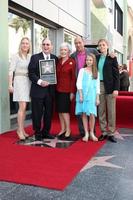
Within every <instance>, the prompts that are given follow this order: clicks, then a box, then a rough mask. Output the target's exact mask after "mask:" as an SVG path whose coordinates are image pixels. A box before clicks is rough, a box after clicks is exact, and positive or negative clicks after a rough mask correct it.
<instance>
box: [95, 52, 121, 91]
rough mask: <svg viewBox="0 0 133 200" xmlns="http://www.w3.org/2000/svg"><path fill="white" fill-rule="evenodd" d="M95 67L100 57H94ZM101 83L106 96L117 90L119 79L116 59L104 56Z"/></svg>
mask: <svg viewBox="0 0 133 200" xmlns="http://www.w3.org/2000/svg"><path fill="white" fill-rule="evenodd" d="M96 58H97V66H98V63H99V59H100V55H96ZM103 82H104V87H105V91H106V94H112V92H113V91H114V90H119V86H120V78H119V69H118V62H117V58H116V57H114V58H111V57H110V56H108V55H107V56H106V58H105V63H104V66H103Z"/></svg>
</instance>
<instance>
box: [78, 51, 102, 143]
mask: <svg viewBox="0 0 133 200" xmlns="http://www.w3.org/2000/svg"><path fill="white" fill-rule="evenodd" d="M76 85H77V89H78V91H77V94H76V115H82V120H83V126H84V130H85V136H84V137H83V139H82V140H83V141H86V142H87V141H88V139H89V138H90V139H91V140H93V141H98V139H97V137H96V136H95V135H94V125H95V116H97V105H98V104H99V93H100V81H99V77H98V71H97V66H96V58H95V55H94V54H91V53H90V54H89V55H87V58H86V65H85V66H84V68H81V69H80V71H79V74H78V78H77V84H76ZM88 116H89V129H90V134H89V130H88Z"/></svg>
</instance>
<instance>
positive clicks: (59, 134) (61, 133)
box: [57, 131, 66, 136]
mask: <svg viewBox="0 0 133 200" xmlns="http://www.w3.org/2000/svg"><path fill="white" fill-rule="evenodd" d="M65 133H66V131H64V132H59V133H58V135H57V136H63V135H64V134H65Z"/></svg>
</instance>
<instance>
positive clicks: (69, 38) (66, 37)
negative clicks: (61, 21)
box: [64, 32, 76, 52]
mask: <svg viewBox="0 0 133 200" xmlns="http://www.w3.org/2000/svg"><path fill="white" fill-rule="evenodd" d="M75 37H76V36H74V35H72V34H70V33H68V32H64V42H68V43H69V44H70V46H71V48H72V52H73V51H75V45H74V39H75Z"/></svg>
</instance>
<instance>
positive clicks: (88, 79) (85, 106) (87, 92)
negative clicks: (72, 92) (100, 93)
mask: <svg viewBox="0 0 133 200" xmlns="http://www.w3.org/2000/svg"><path fill="white" fill-rule="evenodd" d="M97 84H98V79H93V78H92V74H90V73H88V72H87V71H86V70H84V72H83V78H82V93H83V102H80V98H79V92H78V91H77V93H76V110H75V114H76V115H81V114H82V113H85V114H86V115H88V116H89V115H90V114H94V115H95V116H97V106H96V95H97Z"/></svg>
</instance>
